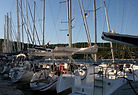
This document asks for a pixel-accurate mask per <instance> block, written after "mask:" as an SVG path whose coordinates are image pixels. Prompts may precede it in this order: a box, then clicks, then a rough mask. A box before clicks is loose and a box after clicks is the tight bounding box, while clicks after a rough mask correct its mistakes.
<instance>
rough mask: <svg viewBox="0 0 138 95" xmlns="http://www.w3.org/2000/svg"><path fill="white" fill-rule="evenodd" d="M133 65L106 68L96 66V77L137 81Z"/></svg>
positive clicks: (112, 65) (107, 66)
mask: <svg viewBox="0 0 138 95" xmlns="http://www.w3.org/2000/svg"><path fill="white" fill-rule="evenodd" d="M134 71H135V70H134V65H133V64H117V65H115V64H111V65H106V66H95V73H94V74H95V77H97V78H98V77H99V78H108V79H117V78H120V77H125V78H128V79H131V80H134V81H135V78H138V76H137V75H136V74H135V72H134Z"/></svg>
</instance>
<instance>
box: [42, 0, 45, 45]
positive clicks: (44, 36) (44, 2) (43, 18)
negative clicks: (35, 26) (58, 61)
mask: <svg viewBox="0 0 138 95" xmlns="http://www.w3.org/2000/svg"><path fill="white" fill-rule="evenodd" d="M42 44H43V46H44V45H45V0H43V43H42Z"/></svg>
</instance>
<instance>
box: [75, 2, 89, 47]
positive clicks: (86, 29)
mask: <svg viewBox="0 0 138 95" xmlns="http://www.w3.org/2000/svg"><path fill="white" fill-rule="evenodd" d="M77 1H78V4H79V9H80V12H81V17H82V20H83V24H84V28H85V31H86V35H87V39H88V46H91V39H90V32H89V28H88V24H87V20H86V16H85V10H84V6H83V2H82V0H81V4H80V2H79V0H77ZM81 6H82V9H81Z"/></svg>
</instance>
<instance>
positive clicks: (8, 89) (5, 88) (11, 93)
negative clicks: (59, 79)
mask: <svg viewBox="0 0 138 95" xmlns="http://www.w3.org/2000/svg"><path fill="white" fill-rule="evenodd" d="M0 95H57V93H56V91H47V92H40V91H33V90H31V89H30V88H29V86H28V84H27V85H26V84H21V83H18V84H12V83H11V81H10V79H6V78H4V77H3V76H2V75H0Z"/></svg>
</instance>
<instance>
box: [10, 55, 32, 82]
mask: <svg viewBox="0 0 138 95" xmlns="http://www.w3.org/2000/svg"><path fill="white" fill-rule="evenodd" d="M25 58H26V55H25V54H18V55H17V56H16V59H15V61H14V63H12V65H13V67H12V68H11V69H10V72H9V77H10V78H11V81H12V82H13V83H16V82H23V83H27V82H30V80H31V78H32V76H33V74H34V72H33V71H32V70H31V63H30V62H29V61H26V60H25Z"/></svg>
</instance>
